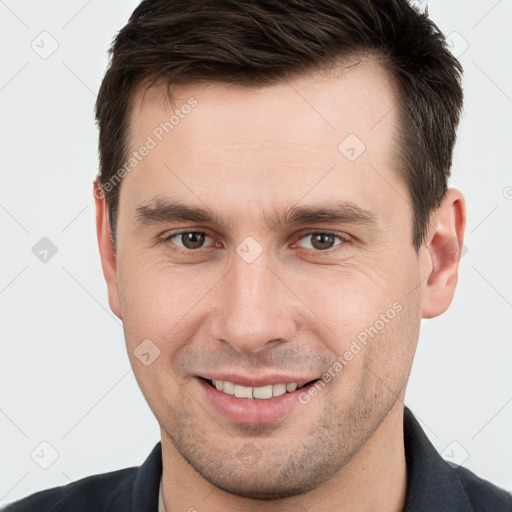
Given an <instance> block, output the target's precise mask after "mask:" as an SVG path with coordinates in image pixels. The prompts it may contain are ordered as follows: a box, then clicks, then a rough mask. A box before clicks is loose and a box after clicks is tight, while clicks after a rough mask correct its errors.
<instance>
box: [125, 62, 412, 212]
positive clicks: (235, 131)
mask: <svg viewBox="0 0 512 512" xmlns="http://www.w3.org/2000/svg"><path fill="white" fill-rule="evenodd" d="M165 90H166V89H165V87H164V86H159V87H153V88H151V89H148V90H145V91H140V92H139V93H138V94H137V95H136V96H135V98H134V102H133V107H132V111H131V119H130V138H129V147H130V153H131V152H138V151H139V150H140V149H141V148H143V147H144V146H151V149H150V150H149V151H144V153H146V155H145V156H144V157H143V158H140V160H139V161H138V162H137V164H136V166H134V170H133V171H130V172H129V173H128V174H127V176H126V177H125V178H124V180H125V181H126V183H125V184H123V194H122V195H124V196H125V199H126V200H128V201H129V202H130V203H131V205H132V206H134V207H136V205H139V204H141V202H145V203H146V204H147V201H148V199H150V198H151V197H153V196H156V195H158V196H160V197H161V196H166V197H170V198H173V199H175V198H180V200H181V199H183V198H185V199H186V200H188V201H190V202H191V203H194V204H196V205H198V204H200V202H201V201H204V200H206V198H207V202H208V203H209V204H208V206H212V207H215V209H216V210H218V209H219V208H218V207H219V206H220V207H221V209H224V210H229V209H231V210H232V212H231V213H232V214H233V216H235V217H236V211H237V208H240V207H243V205H244V204H245V208H243V210H244V211H245V212H246V213H247V214H248V215H249V214H250V213H251V212H253V214H254V215H255V213H254V212H256V211H258V210H261V208H262V207H263V205H264V204H268V203H276V204H277V203H279V204H281V203H285V202H288V203H289V205H291V204H292V203H296V202H297V201H300V200H301V198H306V196H307V199H310V200H314V201H315V202H317V203H318V201H321V200H322V198H325V197H326V195H328V196H329V197H330V198H337V199H341V200H350V201H352V202H356V203H365V202H368V201H369V199H370V196H371V192H372V190H371V189H372V186H373V187H374V188H375V187H377V188H376V190H375V192H376V193H377V195H378V193H380V195H381V196H383V192H386V191H385V188H386V186H387V187H389V186H390V185H389V184H388V185H385V182H388V183H389V182H391V183H392V185H391V186H392V187H394V188H396V187H401V185H400V184H399V183H398V179H397V176H396V172H395V167H394V166H395V158H394V156H393V155H394V143H393V140H394V134H395V133H396V122H397V109H396V108H395V107H396V102H397V98H396V94H395V90H394V87H393V83H392V79H391V77H390V75H389V73H388V72H387V71H386V70H385V69H383V68H382V67H381V66H379V65H377V64H376V63H375V62H371V61H363V62H360V63H359V64H357V65H356V64H355V63H354V62H348V63H346V64H345V65H344V66H341V67H340V68H339V69H336V70H334V71H332V72H329V73H326V72H318V73H312V74H310V75H304V76H302V77H298V78H296V79H293V80H283V81H281V82H278V83H275V84H272V85H269V86H264V87H248V86H240V85H238V84H224V83H216V82H212V83H196V84H187V85H179V86H174V87H173V89H172V97H173V105H170V104H169V103H168V102H166V101H165ZM389 192H390V191H388V194H389ZM402 194H403V190H402ZM388 197H389V195H388ZM373 199H375V198H373ZM383 200H384V197H381V202H382V201H383ZM363 206H364V204H363ZM239 211H240V210H238V212H239ZM266 213H269V212H266Z"/></svg>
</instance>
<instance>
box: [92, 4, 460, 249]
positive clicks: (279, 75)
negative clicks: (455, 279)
mask: <svg viewBox="0 0 512 512" xmlns="http://www.w3.org/2000/svg"><path fill="white" fill-rule="evenodd" d="M361 53H369V54H372V55H377V56H378V58H379V61H380V62H381V63H382V65H383V66H384V67H385V68H386V69H387V70H388V71H389V72H390V73H391V76H392V77H393V79H394V81H395V83H396V86H397V93H398V99H399V101H398V111H399V114H400V120H401V122H400V129H399V134H398V146H399V147H398V154H399V163H398V164H399V165H398V167H399V168H398V169H397V172H398V173H399V175H400V176H401V177H402V179H403V180H404V182H405V184H406V185H407V188H408V190H409V194H410V199H411V203H412V205H411V206H412V210H413V234H412V242H413V244H414V247H415V248H416V250H418V248H419V247H420V246H421V244H422V242H423V241H424V239H425V235H426V230H427V226H428V222H429V218H430V213H431V212H432V211H433V210H435V209H436V208H437V207H438V206H439V205H440V202H441V200H442V198H443V196H444V194H445V192H446V190H447V181H448V177H449V175H450V168H451V163H452V153H453V147H454V144H455V138H456V129H457V125H458V122H459V117H460V112H461V109H462V100H463V93H462V88H461V76H462V67H461V65H460V63H459V62H458V61H457V59H456V58H455V57H454V56H453V55H452V54H451V53H450V52H449V50H448V48H447V45H446V42H445V38H444V36H443V34H442V33H441V32H440V30H439V29H438V28H437V26H436V25H435V24H434V23H433V22H432V21H431V20H430V19H429V17H428V13H420V12H419V11H417V10H415V9H414V8H413V7H411V6H410V5H409V3H408V2H407V1H406V0H279V1H270V0H193V1H191V0H144V1H143V2H141V4H140V5H139V6H138V7H137V8H136V9H135V11H134V12H133V14H132V15H131V17H130V19H129V21H128V23H127V24H126V26H125V27H123V28H122V30H121V31H120V32H119V33H118V35H117V37H116V38H115V40H114V42H113V44H112V47H111V49H110V55H111V58H110V64H109V67H108V70H107V72H106V74H105V77H104V79H103V82H102V84H101V87H100V90H99V94H98V98H97V102H96V119H97V122H98V126H99V156H100V172H99V175H98V181H99V182H100V183H101V184H102V185H103V186H104V185H105V184H106V183H107V182H109V180H112V178H113V177H116V176H115V175H116V172H118V171H119V170H120V169H121V168H122V167H123V165H124V161H125V159H126V156H127V152H128V147H127V146H128V142H127V139H128V135H129V126H128V124H129V118H130V109H131V103H132V99H133V97H134V94H135V93H136V92H138V91H139V90H140V89H141V87H149V84H150V83H155V82H156V81H163V82H164V83H166V84H167V85H168V91H169V90H170V87H171V86H172V85H174V84H179V83H187V82H188V83H190V82H194V81H196V82H199V81H210V82H225V83H236V84H244V85H250V86H255V87H257V86H261V85H268V84H272V83H275V82H278V81H280V80H283V79H286V78H289V77H292V76H297V75H304V74H306V73H308V72H312V71H315V70H318V69H324V68H331V67H332V66H333V65H334V64H335V63H336V62H338V61H339V60H340V58H344V57H350V56H352V55H357V54H361ZM108 188H109V189H110V190H106V189H105V187H104V192H103V193H104V195H105V200H106V202H107V205H108V210H109V219H110V226H111V230H112V235H113V239H114V243H115V228H116V220H117V212H118V204H119V190H120V188H121V187H118V186H114V187H108Z"/></svg>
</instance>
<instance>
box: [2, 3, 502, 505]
mask: <svg viewBox="0 0 512 512" xmlns="http://www.w3.org/2000/svg"><path fill="white" fill-rule="evenodd" d="M461 71H462V70H461V67H460V65H459V63H458V62H457V61H456V59H455V58H454V57H453V56H451V54H450V53H449V52H448V50H447V49H446V46H445V44H444V39H443V36H442V34H440V32H439V31H438V29H437V28H436V26H435V25H434V24H433V23H432V22H431V21H430V20H429V19H428V17H427V16H426V15H422V14H420V13H418V12H417V11H415V10H414V9H413V8H411V7H410V6H409V4H408V3H406V1H405V0H402V1H397V0H385V1H384V0H383V1H380V2H370V1H364V0H361V1H347V2H345V1H341V0H338V1H334V0H320V1H319V0H317V1H315V2H312V1H311V2H306V1H289V0H286V1H280V2H255V1H249V0H247V1H239V0H238V1H234V0H232V1H228V0H212V1H197V2H188V1H169V0H167V1H163V0H153V1H152V0H146V1H144V2H142V3H141V5H140V6H139V7H138V8H137V9H136V10H135V12H134V13H133V15H132V17H131V19H130V21H129V23H128V24H127V25H126V26H125V27H124V28H123V29H122V30H121V32H120V33H119V34H118V36H117V38H116V40H115V43H114V45H113V48H112V59H111V63H110V67H109V69H108V71H107V73H106V76H105V78H104V81H103V84H102V86H101V89H100V92H99V96H98V100H97V111H96V113H97V119H98V123H99V128H100V142H99V146H100V164H101V170H100V174H99V176H98V179H97V180H96V182H95V184H94V194H95V200H96V206H97V232H98V242H99V249H100V253H101V260H102V266H103V271H104V275H105V279H106V282H107V286H108V294H109V303H110V306H111V308H112V310H113V312H114V313H115V314H116V315H117V316H118V317H119V318H120V319H121V320H122V321H123V324H124V328H125V332H126V343H127V349H128V354H129V357H130V360H131V364H132V367H133V370H134V373H135V375H136V378H137V381H138V383H139V385H140V388H141V390H142V392H143V394H144V396H145V398H146V399H147V401H148V404H149V405H150V407H151V409H152V411H153V413H154V414H155V417H156V418H157V420H158V422H159V425H160V428H161V443H158V444H157V445H156V446H155V448H154V450H153V451H152V453H151V454H150V455H149V457H148V459H147V460H146V462H145V463H144V464H143V465H142V466H141V467H140V468H128V469H124V470H120V471H116V472H113V473H108V474H103V475H96V476H92V477H89V478H86V479H83V480H80V481H78V482H74V483H72V484H70V485H68V486H64V487H59V488H55V489H50V490H47V491H43V492H40V493H37V494H34V495H32V496H30V497H28V498H25V499H24V500H21V501H19V502H17V503H16V504H13V505H11V506H8V507H7V508H6V510H7V511H17V510H38V511H39V510H40V511H43V510H48V511H49V510H54V511H57V510H73V511H75V510H76V511H81V510H84V511H85V510H87V511H89V510H98V511H102V510H105V511H106V510H109V511H110V510H112V511H116V510H130V511H134V512H135V511H153V512H156V511H157V510H166V511H167V512H171V511H174V510H199V511H201V510H208V511H217V510H223V511H224V510H240V511H242V510H243V511H246V510H247V511H256V510H258V511H263V510H269V511H274V510H276V511H287V510H302V509H303V510H307V511H319V510H350V511H367V510H379V511H383V512H387V511H389V512H391V511H400V510H406V511H427V510H432V511H473V510H474V511H476V510H492V511H501V510H512V497H511V496H510V495H509V494H508V493H506V492H505V491H503V490H501V489H499V488H497V487H495V486H494V485H492V484H491V483H489V482H486V481H484V480H482V479H480V478H478V477H477V476H475V475H474V474H473V473H471V472H470V471H468V470H466V469H464V468H461V467H459V468H457V469H455V468H453V467H451V466H450V465H448V464H447V463H446V462H444V461H443V460H442V459H441V457H440V456H439V455H438V454H437V452H436V451H435V450H434V448H433V447H432V445H431V444H430V442H429V441H428V439H427V437H426V436H425V434H424V433H423V431H422V429H421V428H420V426H419V424H418V422H417V421H416V419H415V418H414V416H413V414H412V413H411V411H410V410H408V409H407V408H405V407H404V403H403V400H404V396H405V389H406V384H407V380H408V377H409V372H410V369H411V365H412V361H413V357H414V353H415V349H416V343H417V340H418V335H419V326H420V320H421V318H432V317H436V316H438V315H440V314H442V313H443V312H444V311H445V310H446V309H447V308H448V307H449V305H450V302H451V300H452V298H453V294H454V290H455V287H456V283H457V273H458V263H459V259H460V253H461V247H462V243H463V239H464V229H465V222H466V210H465V204H464V198H463V196H462V194H461V193H460V192H459V191H457V190H455V189H448V188H447V180H448V177H449V173H450V166H451V158H452V151H453V146H454V142H455V132H456V127H457V124H458V120H459V114H460V110H461V107H462V90H461V87H460V74H461Z"/></svg>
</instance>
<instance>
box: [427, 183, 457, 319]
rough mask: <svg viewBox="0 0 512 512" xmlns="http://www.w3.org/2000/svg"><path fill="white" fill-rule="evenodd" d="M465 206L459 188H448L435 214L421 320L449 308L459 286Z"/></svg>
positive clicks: (431, 229) (430, 234)
mask: <svg viewBox="0 0 512 512" xmlns="http://www.w3.org/2000/svg"><path fill="white" fill-rule="evenodd" d="M465 228H466V204H465V200H464V196H463V195H462V193H461V192H459V191H458V190H456V189H448V191H447V193H446V194H445V197H444V199H443V201H442V203H441V206H440V207H439V208H438V209H437V210H436V211H435V212H434V213H433V214H432V218H431V223H430V229H429V235H428V240H427V242H426V246H425V247H424V248H423V250H424V251H427V260H428V262H429V267H430V272H429V275H428V277H427V279H426V280H425V283H424V287H423V299H422V301H423V302H422V317H423V318H433V317H436V316H438V315H440V314H442V313H444V312H445V311H446V310H447V309H448V307H449V306H450V304H451V302H452V299H453V296H454V293H455V288H456V286H457V279H458V270H459V262H460V258H461V256H462V249H463V246H464V230H465Z"/></svg>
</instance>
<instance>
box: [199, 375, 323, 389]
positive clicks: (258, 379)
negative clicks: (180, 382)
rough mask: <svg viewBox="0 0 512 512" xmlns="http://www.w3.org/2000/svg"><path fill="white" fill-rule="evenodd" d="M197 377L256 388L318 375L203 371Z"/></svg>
mask: <svg viewBox="0 0 512 512" xmlns="http://www.w3.org/2000/svg"><path fill="white" fill-rule="evenodd" d="M198 377H202V378H203V379H207V380H212V379H213V380H223V381H228V382H232V383H233V384H239V385H240V386H246V387H251V388H257V387H261V386H268V385H270V384H290V383H292V382H297V383H306V382H310V381H312V380H316V379H318V378H319V377H308V376H304V375H301V376H294V375H283V374H279V373H271V374H267V375H264V376H262V375H258V376H256V375H254V376H248V375H240V374H233V373H216V372H212V373H203V374H201V375H198Z"/></svg>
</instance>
